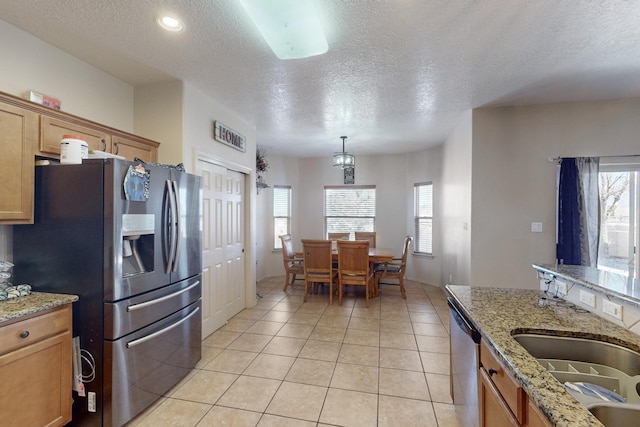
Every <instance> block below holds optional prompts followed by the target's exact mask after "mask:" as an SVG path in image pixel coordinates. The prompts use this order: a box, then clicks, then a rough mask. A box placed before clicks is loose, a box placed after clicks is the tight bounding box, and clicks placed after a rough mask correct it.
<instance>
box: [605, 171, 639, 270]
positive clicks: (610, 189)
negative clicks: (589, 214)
mask: <svg viewBox="0 0 640 427" xmlns="http://www.w3.org/2000/svg"><path fill="white" fill-rule="evenodd" d="M639 179H640V164H636V165H629V164H626V165H621V164H611V165H610V164H601V165H600V173H599V174H598V180H599V192H600V242H599V245H598V268H601V269H605V270H609V271H612V272H615V273H618V274H622V275H625V276H628V277H637V272H638V257H637V256H636V248H637V242H638V240H639V239H640V231H639V230H638V223H639V215H640V209H639V208H640V205H639V203H640V202H639V200H638V199H639V197H638V196H639V195H638V192H639V188H640V186H639V184H640V183H639Z"/></svg>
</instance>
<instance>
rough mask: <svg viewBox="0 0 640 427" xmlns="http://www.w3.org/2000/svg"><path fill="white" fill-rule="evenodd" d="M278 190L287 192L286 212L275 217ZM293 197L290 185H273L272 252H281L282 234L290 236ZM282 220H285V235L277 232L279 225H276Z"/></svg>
mask: <svg viewBox="0 0 640 427" xmlns="http://www.w3.org/2000/svg"><path fill="white" fill-rule="evenodd" d="M279 190H287V197H286V199H287V200H286V207H285V210H286V211H287V212H286V213H287V215H276V214H277V213H280V212H276V209H277V207H278V206H277V202H276V196H277V194H278V193H279ZM292 197H293V195H292V191H291V186H290V185H274V186H273V196H272V203H273V206H272V214H273V250H274V251H281V250H282V241H281V240H280V236H281V235H283V234H291V199H292ZM282 219H285V220H286V229H287V230H286V232H285V233H281V232H278V230H279V229H280V225H279V224H278V222H279V221H282Z"/></svg>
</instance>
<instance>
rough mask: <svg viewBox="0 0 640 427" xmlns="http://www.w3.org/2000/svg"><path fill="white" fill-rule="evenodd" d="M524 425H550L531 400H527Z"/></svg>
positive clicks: (534, 426) (535, 426)
mask: <svg viewBox="0 0 640 427" xmlns="http://www.w3.org/2000/svg"><path fill="white" fill-rule="evenodd" d="M525 425H526V426H527V427H551V423H550V422H549V420H548V419H547V417H545V415H544V414H543V413H542V411H541V410H540V408H538V407H537V406H536V404H535V403H534V402H533V401H532V400H531V399H529V403H528V405H527V420H526V423H525Z"/></svg>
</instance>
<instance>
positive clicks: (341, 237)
mask: <svg viewBox="0 0 640 427" xmlns="http://www.w3.org/2000/svg"><path fill="white" fill-rule="evenodd" d="M328 234H329V240H349V233H328Z"/></svg>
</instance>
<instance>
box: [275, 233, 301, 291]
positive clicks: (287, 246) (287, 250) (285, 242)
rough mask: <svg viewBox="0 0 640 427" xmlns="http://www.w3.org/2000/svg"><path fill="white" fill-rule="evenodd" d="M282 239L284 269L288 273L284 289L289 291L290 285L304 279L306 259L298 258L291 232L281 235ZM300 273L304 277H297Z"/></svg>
mask: <svg viewBox="0 0 640 427" xmlns="http://www.w3.org/2000/svg"><path fill="white" fill-rule="evenodd" d="M280 241H281V242H282V261H283V262H284V271H285V273H286V278H285V281H284V289H283V291H284V292H287V288H288V287H289V285H291V286H293V284H294V282H295V281H296V280H304V261H303V259H302V258H296V253H295V252H294V251H293V241H292V240H291V234H283V235H281V236H280ZM298 274H302V275H303V277H301V278H299V279H296V275H298ZM289 279H291V281H289ZM305 296H306V295H305Z"/></svg>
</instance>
